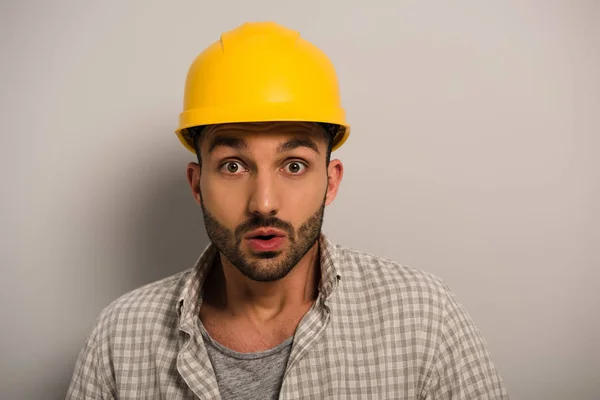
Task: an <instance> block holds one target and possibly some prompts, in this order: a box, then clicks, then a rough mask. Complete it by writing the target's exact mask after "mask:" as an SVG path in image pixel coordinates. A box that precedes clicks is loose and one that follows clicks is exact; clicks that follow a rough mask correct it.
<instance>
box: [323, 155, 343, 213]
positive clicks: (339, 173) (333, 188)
mask: <svg viewBox="0 0 600 400" xmlns="http://www.w3.org/2000/svg"><path fill="white" fill-rule="evenodd" d="M343 176H344V164H342V162H341V161H340V160H331V161H330V162H329V167H328V168H327V193H326V196H325V205H326V206H328V205H329V204H331V203H332V202H333V200H334V199H335V197H336V196H337V192H338V189H339V187H340V184H341V183H342V178H343Z"/></svg>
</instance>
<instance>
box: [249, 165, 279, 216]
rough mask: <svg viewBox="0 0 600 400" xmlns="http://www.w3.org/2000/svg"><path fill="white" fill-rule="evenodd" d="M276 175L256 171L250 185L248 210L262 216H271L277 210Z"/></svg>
mask: <svg viewBox="0 0 600 400" xmlns="http://www.w3.org/2000/svg"><path fill="white" fill-rule="evenodd" d="M276 179H277V178H276V177H274V176H271V175H270V174H268V173H257V174H255V175H254V177H253V182H252V184H251V185H250V191H251V193H250V198H249V202H248V212H249V213H250V214H253V215H260V216H262V217H272V216H275V215H276V214H277V213H278V212H279V207H280V203H279V202H280V199H279V196H278V192H277V187H276V186H277V185H276Z"/></svg>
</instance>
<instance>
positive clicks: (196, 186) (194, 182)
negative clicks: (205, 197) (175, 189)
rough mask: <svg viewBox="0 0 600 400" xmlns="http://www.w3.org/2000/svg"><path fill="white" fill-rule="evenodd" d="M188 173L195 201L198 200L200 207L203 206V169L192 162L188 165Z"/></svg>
mask: <svg viewBox="0 0 600 400" xmlns="http://www.w3.org/2000/svg"><path fill="white" fill-rule="evenodd" d="M186 172H187V180H188V183H189V184H190V188H191V189H192V194H193V196H194V200H196V203H198V205H202V196H201V195H200V175H201V173H202V167H201V166H200V165H199V164H198V163H195V162H191V163H189V164H188V166H187V170H186Z"/></svg>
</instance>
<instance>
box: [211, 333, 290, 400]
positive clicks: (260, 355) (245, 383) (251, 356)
mask: <svg viewBox="0 0 600 400" xmlns="http://www.w3.org/2000/svg"><path fill="white" fill-rule="evenodd" d="M199 325H200V331H201V332H202V338H203V339H204V345H205V346H206V351H207V352H208V357H209V358H210V361H211V363H212V366H213V369H214V371H215V375H216V377H217V383H218V385H219V392H220V393H221V398H222V399H224V400H229V399H235V400H238V399H277V398H278V397H279V391H280V389H281V383H282V382H283V375H284V373H285V368H286V366H287V361H288V358H289V356H290V352H291V350H292V342H293V339H294V338H293V336H292V337H290V338H288V339H286V340H285V341H284V342H283V343H281V344H279V345H278V346H277V347H274V348H272V349H269V350H266V351H260V352H257V353H238V352H237V351H233V350H231V349H228V348H227V347H225V346H223V345H221V344H219V343H218V342H216V341H215V340H214V339H213V338H212V337H210V335H209V334H208V332H207V331H206V328H204V325H203V324H202V322H200V324H199Z"/></svg>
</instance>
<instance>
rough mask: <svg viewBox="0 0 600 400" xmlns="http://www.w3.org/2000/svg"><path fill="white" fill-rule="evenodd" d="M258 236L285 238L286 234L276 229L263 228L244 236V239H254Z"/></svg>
mask: <svg viewBox="0 0 600 400" xmlns="http://www.w3.org/2000/svg"><path fill="white" fill-rule="evenodd" d="M257 236H275V237H285V236H286V234H285V232H283V231H280V230H279V229H275V228H261V229H256V230H253V231H252V232H249V233H248V234H246V236H244V239H253V238H255V237H257Z"/></svg>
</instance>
